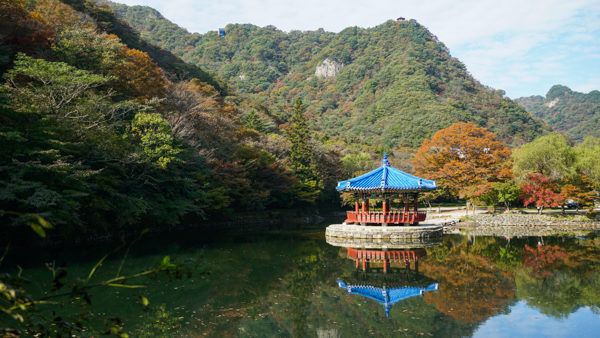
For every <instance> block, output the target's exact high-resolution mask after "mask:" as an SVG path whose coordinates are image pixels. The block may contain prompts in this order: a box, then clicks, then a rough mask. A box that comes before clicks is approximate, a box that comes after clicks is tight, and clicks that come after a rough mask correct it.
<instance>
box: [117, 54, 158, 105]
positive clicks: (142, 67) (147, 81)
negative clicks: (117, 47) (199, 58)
mask: <svg viewBox="0 0 600 338" xmlns="http://www.w3.org/2000/svg"><path fill="white" fill-rule="evenodd" d="M123 56H124V60H125V61H124V62H122V63H120V64H119V65H118V66H117V67H115V68H114V70H113V71H114V73H113V75H114V76H116V77H117V78H118V79H119V82H120V83H119V85H120V87H122V88H120V89H122V90H123V91H124V92H126V93H130V94H132V95H133V96H137V97H143V98H152V97H162V96H164V94H165V88H166V86H167V84H168V80H167V79H166V77H165V75H164V73H163V71H162V69H160V67H158V65H156V63H154V61H153V60H152V58H150V56H149V55H148V54H147V53H146V52H142V51H140V50H137V49H131V48H127V47H124V48H123Z"/></svg>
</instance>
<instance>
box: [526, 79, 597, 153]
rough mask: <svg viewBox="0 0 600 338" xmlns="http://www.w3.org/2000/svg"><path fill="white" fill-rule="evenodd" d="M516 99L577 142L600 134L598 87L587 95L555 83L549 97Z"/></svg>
mask: <svg viewBox="0 0 600 338" xmlns="http://www.w3.org/2000/svg"><path fill="white" fill-rule="evenodd" d="M515 101H516V102H517V103H518V104H519V105H521V106H522V107H523V108H525V109H526V110H527V111H529V112H531V113H532V114H534V115H535V116H537V117H539V118H540V119H542V120H544V121H546V122H547V123H548V124H549V125H551V126H552V128H554V129H556V130H558V131H561V132H564V133H565V134H567V135H568V136H569V137H570V138H571V139H573V140H575V141H581V140H583V139H584V138H585V137H586V136H596V137H600V91H598V90H593V91H591V92H589V93H587V94H584V93H579V92H576V91H573V90H571V89H570V88H569V87H566V86H561V85H555V86H552V88H550V90H549V91H548V93H547V94H546V97H543V96H540V95H535V96H529V97H521V98H518V99H516V100H515Z"/></svg>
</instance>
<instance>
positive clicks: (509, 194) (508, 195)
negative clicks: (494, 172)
mask: <svg viewBox="0 0 600 338" xmlns="http://www.w3.org/2000/svg"><path fill="white" fill-rule="evenodd" d="M493 186H494V191H495V192H496V194H497V196H498V202H500V203H503V204H504V207H505V208H506V210H510V205H511V204H512V203H514V202H515V201H517V200H518V199H519V197H520V196H521V189H519V187H518V186H517V185H515V183H514V182H513V181H506V182H496V183H494V185H493Z"/></svg>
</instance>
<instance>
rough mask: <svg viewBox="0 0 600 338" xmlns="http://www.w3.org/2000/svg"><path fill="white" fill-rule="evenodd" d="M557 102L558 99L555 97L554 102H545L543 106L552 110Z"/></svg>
mask: <svg viewBox="0 0 600 338" xmlns="http://www.w3.org/2000/svg"><path fill="white" fill-rule="evenodd" d="M558 101H560V99H559V98H558V97H557V98H555V99H554V100H552V101H550V102H546V103H544V105H545V106H546V107H548V108H552V107H554V106H556V104H557V103H558Z"/></svg>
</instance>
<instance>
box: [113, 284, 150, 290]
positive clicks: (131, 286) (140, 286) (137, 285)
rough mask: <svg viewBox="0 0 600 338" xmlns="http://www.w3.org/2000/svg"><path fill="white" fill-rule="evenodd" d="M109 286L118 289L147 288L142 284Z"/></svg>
mask: <svg viewBox="0 0 600 338" xmlns="http://www.w3.org/2000/svg"><path fill="white" fill-rule="evenodd" d="M107 285H108V286H113V287H116V288H125V289H141V288H145V287H146V285H141V284H120V283H108V284H107Z"/></svg>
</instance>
